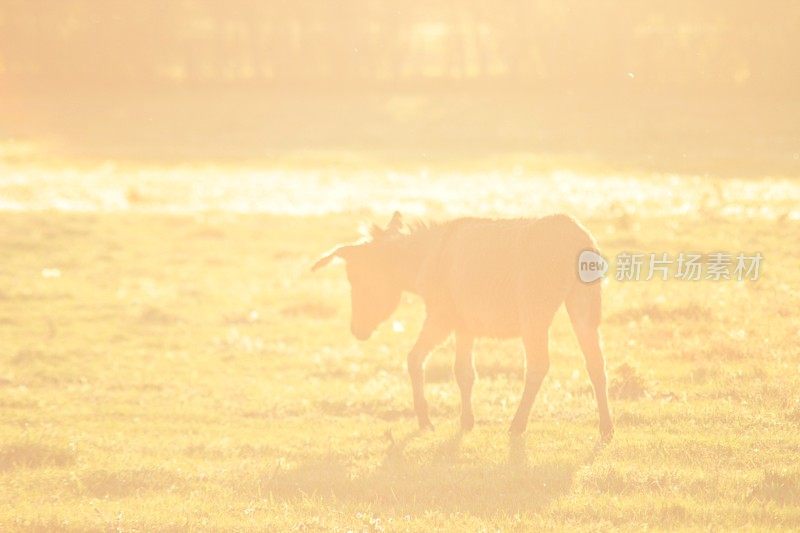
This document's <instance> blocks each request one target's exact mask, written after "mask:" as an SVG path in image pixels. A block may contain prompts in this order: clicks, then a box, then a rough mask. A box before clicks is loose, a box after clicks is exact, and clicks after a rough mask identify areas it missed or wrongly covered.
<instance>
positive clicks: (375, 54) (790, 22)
mask: <svg viewBox="0 0 800 533" xmlns="http://www.w3.org/2000/svg"><path fill="white" fill-rule="evenodd" d="M799 50H800V2H797V1H796V0H769V1H763V0H762V1H755V0H701V1H698V0H648V1H642V0H527V1H525V0H494V1H491V0H406V1H404V2H389V1H381V0H286V1H283V0H266V1H265V0H225V1H222V0H2V2H1V3H0V79H2V80H4V81H5V82H13V83H19V84H23V85H24V84H26V83H45V84H78V85H86V86H92V85H99V84H103V85H107V84H114V83H119V84H125V85H143V86H147V85H155V84H164V83H172V84H192V83H219V82H223V83H236V84H238V83H264V84H273V85H279V84H288V85H292V84H298V83H299V84H314V83H318V84H321V85H324V86H325V87H332V86H342V87H352V86H355V85H359V86H393V87H394V86H401V85H408V86H411V87H413V86H417V85H423V84H432V85H436V84H448V85H452V84H470V83H473V84H482V83H486V84H492V85H498V86H502V85H509V86H523V85H524V86H529V85H540V86H547V85H551V86H553V87H564V86H570V87H581V86H582V85H588V86H590V87H591V88H593V89H596V88H600V87H603V86H608V87H613V86H616V85H617V84H622V83H631V82H635V83H638V84H642V85H643V86H665V85H667V86H677V87H685V88H688V89H690V90H692V89H702V88H704V87H710V88H720V87H729V86H736V87H740V88H742V90H746V91H750V90H752V91H769V92H784V93H789V94H793V92H794V91H796V90H797V87H798V82H800V61H799V60H798V51H799ZM631 80H633V81H631Z"/></svg>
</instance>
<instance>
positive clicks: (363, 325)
mask: <svg viewBox="0 0 800 533" xmlns="http://www.w3.org/2000/svg"><path fill="white" fill-rule="evenodd" d="M402 226H403V220H402V216H401V215H400V213H398V212H395V214H394V215H393V216H392V219H391V220H390V221H389V224H388V225H387V226H386V228H380V227H378V226H375V225H373V226H372V228H371V230H370V239H369V240H366V241H364V242H360V243H356V244H344V245H341V246H338V247H337V248H335V249H334V250H333V251H331V252H329V253H327V254H325V255H324V256H322V257H321V258H320V259H319V261H317V262H316V263H315V264H314V266H313V267H312V268H311V270H312V271H315V270H317V269H319V268H322V267H323V266H325V265H327V264H328V263H330V262H331V261H332V260H333V259H334V258H337V257H338V258H341V259H344V261H345V263H346V264H347V279H348V281H349V282H350V307H351V309H350V310H351V314H350V331H351V332H352V333H353V335H354V336H355V337H356V338H357V339H358V340H366V339H368V338H369V337H370V335H372V333H373V332H374V331H375V329H376V328H377V327H378V325H379V324H380V323H381V322H383V321H384V320H386V319H387V318H389V316H391V314H392V313H393V312H394V310H395V309H397V305H398V304H399V303H400V296H401V295H402V292H403V289H402V286H401V284H400V282H399V281H398V279H397V275H396V272H397V269H396V265H395V264H394V261H393V257H392V254H391V253H390V247H389V246H387V244H389V243H390V241H391V240H393V239H394V238H396V237H397V236H398V235H399V234H400V230H401V228H402Z"/></svg>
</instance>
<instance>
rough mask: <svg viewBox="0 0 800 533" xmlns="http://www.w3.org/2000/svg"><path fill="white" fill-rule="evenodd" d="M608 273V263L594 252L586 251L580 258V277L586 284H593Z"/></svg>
mask: <svg viewBox="0 0 800 533" xmlns="http://www.w3.org/2000/svg"><path fill="white" fill-rule="evenodd" d="M606 272H608V261H606V259H605V257H603V256H602V255H600V254H598V253H597V252H595V251H594V250H584V251H582V252H581V255H579V256H578V277H579V278H580V280H581V281H582V282H584V283H592V282H594V281H597V280H598V279H600V278H602V277H603V276H605V275H606Z"/></svg>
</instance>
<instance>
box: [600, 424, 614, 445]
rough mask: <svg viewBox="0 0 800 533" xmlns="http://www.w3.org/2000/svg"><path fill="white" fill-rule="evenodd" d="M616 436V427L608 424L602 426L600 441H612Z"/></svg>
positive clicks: (604, 442)
mask: <svg viewBox="0 0 800 533" xmlns="http://www.w3.org/2000/svg"><path fill="white" fill-rule="evenodd" d="M613 438H614V427H613V426H608V427H604V428H600V442H602V443H603V444H606V443H609V442H611V439H613Z"/></svg>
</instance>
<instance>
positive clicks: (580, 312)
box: [566, 283, 614, 440]
mask: <svg viewBox="0 0 800 533" xmlns="http://www.w3.org/2000/svg"><path fill="white" fill-rule="evenodd" d="M566 307H567V312H568V313H569V318H570V320H571V321H572V328H573V329H574V330H575V335H576V336H577V337H578V343H579V344H580V346H581V350H582V351H583V355H584V357H585V358H586V369H587V370H588V371H589V379H591V380H592V387H594V394H595V398H597V411H598V414H599V416H600V436H601V438H602V439H603V440H610V439H611V437H612V436H613V435H614V426H613V424H612V422H611V414H610V412H609V410H608V390H607V384H606V368H605V361H604V359H603V350H602V348H601V345H600V332H599V330H598V328H599V326H600V284H599V283H595V284H592V285H576V286H575V287H574V288H573V290H572V291H571V292H570V294H569V295H568V296H567V299H566Z"/></svg>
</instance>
